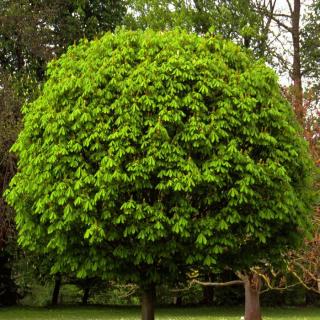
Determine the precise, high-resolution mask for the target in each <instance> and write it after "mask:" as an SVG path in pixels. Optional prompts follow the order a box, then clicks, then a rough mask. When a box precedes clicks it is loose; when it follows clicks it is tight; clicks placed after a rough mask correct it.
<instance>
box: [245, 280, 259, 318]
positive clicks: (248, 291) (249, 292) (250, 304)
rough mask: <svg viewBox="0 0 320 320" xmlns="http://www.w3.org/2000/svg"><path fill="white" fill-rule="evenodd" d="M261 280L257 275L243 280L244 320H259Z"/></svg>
mask: <svg viewBox="0 0 320 320" xmlns="http://www.w3.org/2000/svg"><path fill="white" fill-rule="evenodd" d="M260 289H261V279H260V277H259V276H258V275H257V274H250V275H249V276H246V277H245V279H244V290H245V315H244V319H245V320H261V319H262V318H261V308H260Z"/></svg>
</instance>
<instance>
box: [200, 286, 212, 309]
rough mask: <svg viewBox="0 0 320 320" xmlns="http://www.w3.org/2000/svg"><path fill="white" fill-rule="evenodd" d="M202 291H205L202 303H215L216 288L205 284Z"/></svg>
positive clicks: (208, 304) (209, 304)
mask: <svg viewBox="0 0 320 320" xmlns="http://www.w3.org/2000/svg"><path fill="white" fill-rule="evenodd" d="M202 293H203V299H202V303H203V304H204V305H206V306H211V305H212V304H213V295H214V288H213V287H206V286H204V287H203V289H202Z"/></svg>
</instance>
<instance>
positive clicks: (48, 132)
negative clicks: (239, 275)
mask: <svg viewBox="0 0 320 320" xmlns="http://www.w3.org/2000/svg"><path fill="white" fill-rule="evenodd" d="M173 52H174V53H175V54H174V55H173V54H172V53H173ZM48 75H49V80H48V81H47V83H46V84H45V86H44V89H43V92H42V94H41V96H40V97H39V98H38V99H37V100H36V101H35V102H34V103H31V104H28V105H26V106H25V109H24V113H25V120H24V130H23V131H22V132H21V134H20V136H19V139H18V141H17V143H16V145H15V147H14V150H15V152H16V153H17V154H18V155H19V158H20V160H19V168H20V171H19V172H18V173H17V174H16V176H15V177H14V178H13V180H12V183H11V188H10V191H9V192H8V196H7V199H8V201H9V203H10V204H11V205H13V207H14V208H15V210H16V212H17V217H16V222H17V225H18V229H19V234H20V238H19V239H20V240H19V241H20V243H21V244H22V245H23V246H24V247H26V248H28V249H30V250H34V251H35V252H38V253H39V254H48V253H49V254H50V256H51V257H55V262H54V265H53V267H52V272H54V273H56V272H65V273H67V274H68V273H72V272H75V273H76V274H77V276H78V277H80V278H85V277H94V276H98V277H102V278H103V277H106V278H107V277H110V276H112V277H116V276H120V277H121V279H123V280H124V279H126V280H127V281H132V282H136V283H138V284H139V285H140V287H141V288H142V291H143V295H142V296H143V298H142V314H143V319H148V320H149V319H152V318H153V312H154V311H153V301H154V296H155V292H154V290H155V285H156V284H158V283H161V282H170V281H178V280H180V279H182V280H183V278H184V276H185V271H184V270H187V268H190V266H196V267H199V266H201V267H203V266H205V267H207V268H208V270H212V268H213V267H215V268H221V267H222V266H223V267H225V266H226V265H227V266H230V268H232V269H234V270H243V271H245V270H249V269H250V267H251V266H252V265H258V264H259V263H261V261H264V262H263V263H265V261H277V260H278V259H279V256H280V254H281V252H282V251H283V250H284V249H287V248H290V247H294V246H295V245H298V243H299V240H300V239H301V236H303V230H304V229H305V228H307V227H308V216H309V214H310V205H311V203H312V201H311V198H312V197H311V193H310V188H311V184H310V182H311V181H310V173H311V168H312V166H311V162H310V159H309V156H308V154H307V148H306V145H305V142H304V141H303V139H302V138H300V137H299V135H298V134H297V133H298V127H297V124H296V123H295V121H294V119H293V114H292V112H291V110H290V107H289V105H288V104H287V103H286V102H285V100H284V99H283V98H282V96H281V94H280V90H279V87H278V85H277V77H276V76H275V74H274V73H273V72H272V70H270V69H269V68H267V67H265V66H264V65H263V64H262V63H261V62H257V63H252V59H251V57H250V56H247V55H246V54H244V53H243V52H242V51H241V50H240V48H239V47H237V46H235V45H234V44H232V43H231V42H227V41H222V40H220V39H219V38H216V37H211V36H208V37H199V36H197V35H195V34H193V35H192V34H187V33H185V32H182V31H173V32H168V33H155V32H152V31H149V32H126V31H121V32H118V33H117V34H115V35H113V34H107V35H106V36H104V37H103V38H101V39H100V40H96V41H94V42H92V43H88V42H82V44H81V45H80V46H77V47H73V48H70V49H69V51H68V53H67V54H66V55H64V56H63V57H62V58H61V59H59V60H57V61H56V62H53V63H52V64H51V65H50V67H49V70H48ZM62 106H63V107H62ZM35 239H36V241H35ZM191 249H192V250H191ZM248 319H249V320H251V319H257V318H256V317H255V315H253V316H252V317H250V318H248Z"/></svg>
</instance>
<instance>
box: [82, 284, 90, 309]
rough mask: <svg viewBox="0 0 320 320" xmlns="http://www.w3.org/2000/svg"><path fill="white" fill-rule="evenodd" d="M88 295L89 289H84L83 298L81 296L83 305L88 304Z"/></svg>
mask: <svg viewBox="0 0 320 320" xmlns="http://www.w3.org/2000/svg"><path fill="white" fill-rule="evenodd" d="M89 294H90V288H89V287H86V288H84V291H83V296H82V304H84V305H87V304H88V299H89Z"/></svg>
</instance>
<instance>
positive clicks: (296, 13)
mask: <svg viewBox="0 0 320 320" xmlns="http://www.w3.org/2000/svg"><path fill="white" fill-rule="evenodd" d="M300 10H301V4H300V0H294V4H293V11H292V13H291V18H292V29H291V35H292V43H293V64H292V80H293V107H294V110H295V113H296V115H297V118H298V121H299V122H300V124H301V125H302V126H303V127H304V122H305V111H304V108H303V89H302V72H301V61H300V60H301V57H300Z"/></svg>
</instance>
